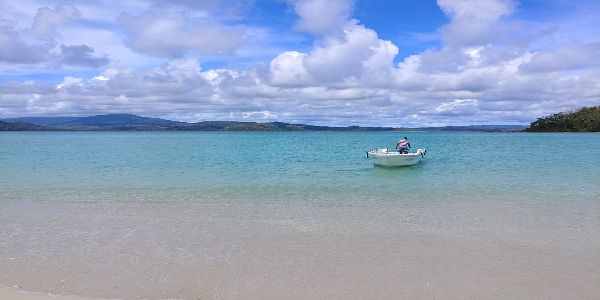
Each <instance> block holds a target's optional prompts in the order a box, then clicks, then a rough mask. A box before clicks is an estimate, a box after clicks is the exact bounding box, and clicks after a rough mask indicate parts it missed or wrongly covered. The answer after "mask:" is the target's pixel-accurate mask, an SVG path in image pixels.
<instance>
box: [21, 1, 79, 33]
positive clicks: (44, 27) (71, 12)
mask: <svg viewBox="0 0 600 300" xmlns="http://www.w3.org/2000/svg"><path fill="white" fill-rule="evenodd" d="M80 15H81V13H80V12H79V10H77V8H76V7H75V6H73V5H71V4H59V5H57V6H56V7H54V8H49V7H43V8H40V9H38V12H37V14H36V16H35V18H34V20H33V24H32V25H31V33H32V34H33V35H34V36H35V37H38V38H52V37H54V36H56V35H58V30H59V28H60V27H61V26H63V25H64V24H66V23H67V22H69V21H71V20H73V19H75V18H77V17H79V16H80Z"/></svg>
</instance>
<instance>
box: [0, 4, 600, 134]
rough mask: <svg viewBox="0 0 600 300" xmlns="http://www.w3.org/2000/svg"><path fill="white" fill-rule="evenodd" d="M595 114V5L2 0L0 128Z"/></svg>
mask: <svg viewBox="0 0 600 300" xmlns="http://www.w3.org/2000/svg"><path fill="white" fill-rule="evenodd" d="M593 105H600V1H595V0H573V1H569V0H520V1H517V0H437V1H434V0H379V1H367V0H246V1H244V0H239V1H236V0H212V1H211V0H196V1H194V0H172V1H160V0H121V1H106V0H98V1H83V0H75V1H64V2H63V1H50V0H19V1H16V0H15V1H9V0H0V118H11V117H21V116H86V115H95V114H106V113H133V114H138V115H142V116H150V117H162V118H167V119H171V120H179V121H187V122H197V121H207V120H237V121H258V122H272V121H283V122H292V123H305V124H316V125H333V126H345V125H363V126H417V127H418V126H444V125H477V124H528V123H530V122H532V121H533V120H535V119H536V118H538V117H541V116H543V115H547V114H551V113H556V112H560V111H566V110H573V109H577V108H580V107H583V106H593Z"/></svg>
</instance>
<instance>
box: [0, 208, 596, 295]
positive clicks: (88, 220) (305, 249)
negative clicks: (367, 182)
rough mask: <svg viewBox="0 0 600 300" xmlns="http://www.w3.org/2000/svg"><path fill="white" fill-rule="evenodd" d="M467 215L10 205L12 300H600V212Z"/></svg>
mask: <svg viewBox="0 0 600 300" xmlns="http://www.w3.org/2000/svg"><path fill="white" fill-rule="evenodd" d="M13 205H14V206H13ZM462 207H465V205H464V204H460V203H458V204H450V203H446V204H444V203H437V204H435V205H427V206H424V205H423V204H422V203H418V206H417V205H414V206H413V205H398V204H396V203H391V204H375V205H371V206H369V207H364V206H356V207H354V206H332V207H325V206H307V205H293V204H286V205H266V204H260V205H245V204H244V205H239V204H236V205H221V204H219V205H213V204H201V203H194V202H190V203H186V204H185V206H181V207H179V206H178V205H177V204H172V203H167V204H144V203H121V202H111V203H109V204H106V203H72V202H69V203H60V202H52V203H43V202H32V203H29V204H28V203H26V202H24V201H19V202H14V203H13V202H4V203H3V207H2V208H3V210H2V211H0V213H1V214H0V216H1V218H0V228H3V229H2V232H0V242H1V243H2V245H3V247H2V248H1V249H0V285H4V286H7V287H5V288H2V289H0V299H2V300H3V299H17V300H18V299H28V300H29V299H34V300H37V299H59V300H63V299H67V300H79V299H89V298H82V297H81V296H55V295H82V296H85V297H98V298H105V299H194V300H195V299H468V298H471V299H502V298H503V299H509V298H512V299H590V300H591V299H598V298H600V286H598V285H597V283H598V282H600V271H599V270H600V251H598V250H599V249H600V247H599V245H600V242H599V241H598V238H597V237H598V233H599V227H598V224H597V219H596V217H597V210H595V209H591V208H590V209H586V210H580V209H579V208H577V214H575V213H573V212H571V211H569V210H568V209H567V210H565V208H561V210H557V211H554V210H548V209H547V208H544V207H537V208H536V209H531V208H530V207H525V205H524V204H522V205H521V206H514V205H497V204H495V205H494V206H491V207H488V206H487V205H481V204H475V203H471V205H470V206H469V211H465V210H464V209H463V210H459V208H462ZM572 215H577V216H578V219H574V218H566V217H565V216H572ZM14 286H17V287H18V288H14ZM23 291H27V292H23ZM31 292H39V293H31Z"/></svg>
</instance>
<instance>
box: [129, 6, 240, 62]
mask: <svg viewBox="0 0 600 300" xmlns="http://www.w3.org/2000/svg"><path fill="white" fill-rule="evenodd" d="M119 22H120V23H121V24H122V25H123V28H124V29H125V31H126V32H127V37H126V39H125V44H126V45H127V46H128V47H130V48H131V49H133V50H134V51H137V52H140V53H143V54H148V55H153V56H159V57H170V58H173V57H183V56H185V55H187V54H205V55H225V54H231V53H233V51H234V50H235V49H236V48H237V47H239V46H240V45H241V43H242V40H243V38H244V30H243V29H242V28H240V27H232V26H226V25H223V24H219V23H214V22H211V21H210V20H201V19H200V20H190V19H187V18H186V16H185V15H183V14H176V15H169V14H166V13H165V12H156V11H154V10H148V11H146V12H144V13H142V14H140V15H135V16H132V15H129V14H122V15H121V16H120V17H119Z"/></svg>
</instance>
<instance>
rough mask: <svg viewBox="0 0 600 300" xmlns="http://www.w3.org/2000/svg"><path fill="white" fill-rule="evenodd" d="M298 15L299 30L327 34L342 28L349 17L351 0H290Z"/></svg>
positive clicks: (297, 25)
mask: <svg viewBox="0 0 600 300" xmlns="http://www.w3.org/2000/svg"><path fill="white" fill-rule="evenodd" d="M292 3H293V4H294V8H295V10H296V13H297V14H298V16H299V18H300V19H299V20H298V23H297V24H296V27H297V28H298V29H299V30H302V31H306V32H310V33H314V34H319V35H321V34H328V33H331V32H334V31H337V30H339V29H340V28H342V27H343V26H344V25H345V24H346V22H348V20H349V18H350V13H351V12H352V5H353V1H351V0H296V1H293V2H292Z"/></svg>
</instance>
